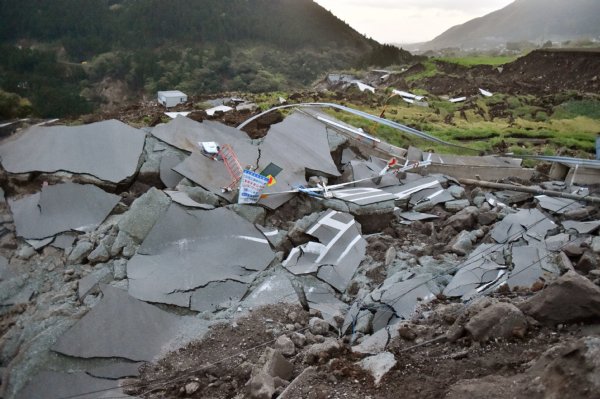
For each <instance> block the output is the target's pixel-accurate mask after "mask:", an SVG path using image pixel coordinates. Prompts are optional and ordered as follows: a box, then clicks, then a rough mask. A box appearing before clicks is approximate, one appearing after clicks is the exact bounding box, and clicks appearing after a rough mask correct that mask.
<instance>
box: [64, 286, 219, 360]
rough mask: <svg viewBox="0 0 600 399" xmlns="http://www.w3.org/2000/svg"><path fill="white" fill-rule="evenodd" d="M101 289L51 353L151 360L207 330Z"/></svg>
mask: <svg viewBox="0 0 600 399" xmlns="http://www.w3.org/2000/svg"><path fill="white" fill-rule="evenodd" d="M101 290H102V292H103V297H102V300H101V301H100V302H99V303H98V304H97V305H96V306H94V307H93V308H92V309H91V310H90V311H89V312H88V313H87V314H86V315H85V316H84V317H83V318H82V319H81V320H79V321H78V322H77V323H76V324H75V325H74V326H73V327H71V328H70V329H69V330H68V331H67V332H65V333H64V334H63V335H62V336H60V337H59V338H58V340H57V341H56V344H55V345H54V346H53V347H52V350H54V351H56V352H58V353H62V354H64V355H68V356H74V357H81V358H96V357H104V358H112V357H115V358H124V359H129V360H134V361H152V360H155V359H156V358H157V357H158V356H160V355H164V354H165V353H166V352H167V351H169V350H174V349H176V348H177V347H179V346H181V345H185V344H186V343H187V342H189V340H191V339H192V337H194V338H199V337H201V336H202V334H203V333H204V332H206V331H207V325H206V323H205V322H203V321H201V320H199V319H196V318H193V317H185V316H183V317H180V316H175V315H173V314H171V313H167V312H165V311H163V310H160V309H158V308H157V307H155V306H152V305H149V304H147V303H144V302H142V301H138V300H137V299H134V298H132V297H130V296H129V295H127V292H125V291H121V290H119V289H117V288H113V287H111V286H107V285H104V286H102V287H101ZM107 326H110V328H107Z"/></svg>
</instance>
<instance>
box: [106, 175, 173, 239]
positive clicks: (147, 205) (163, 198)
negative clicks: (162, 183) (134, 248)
mask: <svg viewBox="0 0 600 399" xmlns="http://www.w3.org/2000/svg"><path fill="white" fill-rule="evenodd" d="M170 203H171V199H170V198H169V196H168V195H166V194H165V193H164V192H162V191H160V190H158V189H156V188H154V187H152V188H150V190H148V191H147V192H146V193H144V195H142V196H141V197H139V198H138V199H136V200H135V201H134V202H133V203H132V204H131V207H130V208H129V210H128V211H127V212H126V213H125V214H124V215H123V217H122V218H121V219H120V220H119V223H118V226H119V233H121V232H125V233H127V234H128V235H129V236H130V237H132V238H133V239H134V240H136V242H138V243H141V242H142V241H143V240H144V238H146V236H147V235H148V233H150V230H151V229H152V227H154V224H155V223H156V221H157V220H158V219H159V218H160V216H161V215H162V214H163V213H164V212H165V211H166V210H167V208H168V207H169V204H170ZM118 239H119V237H118V236H117V241H118Z"/></svg>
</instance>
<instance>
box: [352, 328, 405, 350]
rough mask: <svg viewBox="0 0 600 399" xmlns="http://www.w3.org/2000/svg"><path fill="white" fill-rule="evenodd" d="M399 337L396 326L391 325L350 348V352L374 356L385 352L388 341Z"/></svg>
mask: <svg viewBox="0 0 600 399" xmlns="http://www.w3.org/2000/svg"><path fill="white" fill-rule="evenodd" d="M398 336H399V333H398V325H391V326H387V327H385V328H382V329H380V330H379V331H376V332H375V333H374V334H373V335H370V336H368V337H366V338H365V339H364V340H363V341H362V342H361V343H360V344H359V345H355V346H353V347H352V352H355V353H362V354H367V355H375V354H378V353H381V352H383V351H385V349H386V348H387V346H388V344H389V343H390V341H391V340H392V339H394V338H396V337H398Z"/></svg>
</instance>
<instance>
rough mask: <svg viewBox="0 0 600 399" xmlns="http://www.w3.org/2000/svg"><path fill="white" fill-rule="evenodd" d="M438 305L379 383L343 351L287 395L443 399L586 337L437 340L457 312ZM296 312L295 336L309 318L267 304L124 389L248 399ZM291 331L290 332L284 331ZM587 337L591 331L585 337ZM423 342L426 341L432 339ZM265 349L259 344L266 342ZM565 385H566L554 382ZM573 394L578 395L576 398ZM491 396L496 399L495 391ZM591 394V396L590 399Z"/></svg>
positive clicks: (298, 360) (403, 337)
mask: <svg viewBox="0 0 600 399" xmlns="http://www.w3.org/2000/svg"><path fill="white" fill-rule="evenodd" d="M506 295H508V296H503V295H501V294H499V295H497V296H498V298H499V299H500V300H503V301H515V300H517V301H519V300H520V299H519V297H518V296H517V295H516V294H514V293H509V294H506ZM449 304H450V303H449V302H447V301H444V300H438V301H435V302H433V303H431V304H429V305H428V307H427V309H424V312H423V313H424V314H430V316H429V317H428V318H425V319H420V320H415V321H413V322H408V323H405V324H404V326H403V327H401V328H400V331H401V334H400V337H398V338H395V339H394V340H392V341H391V342H390V343H389V345H388V351H390V352H392V353H393V354H394V355H395V357H396V359H397V364H396V366H395V367H393V369H392V370H391V371H390V372H389V373H388V374H387V375H386V376H385V377H384V378H383V379H382V381H381V382H380V384H379V385H378V386H376V385H375V384H374V382H373V379H372V377H371V376H370V375H368V374H367V373H366V372H365V371H364V370H362V369H361V368H360V367H358V366H357V364H356V363H357V362H358V361H360V359H361V358H362V357H364V355H359V354H356V353H353V352H351V351H350V350H349V347H347V346H344V347H343V348H342V349H341V350H340V351H338V352H337V353H335V354H333V355H332V359H331V360H328V361H325V360H326V359H325V360H324V361H322V362H319V363H318V364H316V365H313V366H314V367H315V370H314V371H313V372H312V373H310V378H308V379H307V380H306V381H300V382H301V383H299V384H295V385H294V387H293V389H289V390H288V391H287V392H286V395H287V396H286V398H298V399H300V398H303V399H304V398H309V399H310V398H314V399H321V398H357V399H358V398H368V397H370V398H373V399H374V398H382V399H383V398H396V397H398V395H399V393H400V392H401V393H402V397H403V398H415V399H423V398H441V397H444V396H445V395H446V394H447V393H448V392H449V389H450V388H451V387H452V386H453V385H454V384H455V383H457V382H459V381H461V380H467V379H474V378H481V377H485V376H513V375H517V374H520V373H523V372H525V371H526V370H527V369H528V368H529V367H530V366H531V364H532V361H534V360H536V359H538V358H539V357H540V356H541V355H542V354H543V353H544V352H545V351H547V350H548V349H549V348H550V347H551V346H553V345H555V344H557V343H560V342H567V341H569V340H574V339H576V338H578V337H580V336H583V335H584V334H583V332H582V328H583V327H582V326H581V325H577V324H574V325H571V326H567V327H559V328H558V329H548V328H541V327H534V328H533V329H530V331H529V332H528V333H527V334H526V335H525V336H523V337H522V338H521V339H519V338H515V339H510V340H496V341H489V342H487V343H478V342H474V341H472V340H471V339H470V338H468V337H463V338H461V339H459V340H458V341H456V342H449V341H447V340H440V339H439V338H440V337H441V336H443V334H444V333H445V332H446V331H447V330H448V328H450V326H451V324H452V323H453V321H454V318H455V316H456V311H455V309H456V307H453V306H452V305H449ZM291 313H294V314H295V315H297V316H298V318H294V321H295V322H296V323H297V324H296V327H297V331H299V332H304V331H305V330H306V327H305V326H306V324H307V320H308V314H307V313H306V312H304V311H303V310H302V309H301V308H299V307H290V306H288V305H279V306H269V307H265V308H261V309H258V310H256V311H255V312H253V313H252V314H251V315H250V316H248V317H245V318H243V319H240V320H238V321H237V322H236V323H234V325H219V326H216V327H214V328H213V329H212V332H211V333H209V334H208V335H207V337H206V338H205V339H203V340H202V341H200V342H197V343H193V344H191V345H189V346H188V347H186V348H183V349H181V350H179V351H177V352H175V353H172V354H171V355H169V356H168V357H166V358H165V359H163V360H161V361H160V362H159V363H158V364H156V365H153V366H152V365H150V366H147V367H145V368H143V369H142V376H141V378H140V380H139V381H137V382H136V383H135V385H134V386H132V387H131V388H130V390H129V391H128V393H129V394H135V395H139V396H140V397H144V398H163V397H169V398H171V397H173V398H175V397H191V398H234V397H235V398H243V397H248V396H247V392H246V388H245V386H244V385H245V383H246V381H248V379H249V378H250V375H251V372H252V364H253V363H256V362H257V361H258V359H259V357H260V355H261V354H262V353H263V351H264V349H265V348H266V347H268V346H271V347H272V346H273V343H274V339H275V338H276V337H277V335H278V334H281V333H284V332H286V324H287V325H290V323H291V320H290V319H289V317H288V316H287V315H290V314H291ZM288 332H289V330H288ZM587 333H588V334H589V331H588V332H587ZM436 338H437V339H438V340H437V342H432V343H430V344H427V343H428V342H431V341H435V339H436ZM263 344H264V345H263ZM288 360H289V361H291V362H292V363H294V376H295V377H297V376H298V375H300V374H301V373H302V371H303V370H304V368H305V367H308V365H306V364H304V363H303V357H302V356H301V354H298V355H296V356H294V357H291V358H289V359H288ZM192 381H195V382H197V383H199V384H200V388H199V389H198V390H197V391H196V392H195V393H194V394H191V395H186V394H185V393H184V386H185V385H186V384H188V383H189V382H192ZM561 383H562V384H564V385H565V386H568V384H569V381H568V380H565V381H561V380H560V379H557V384H561ZM576 396H577V397H581V396H578V395H576ZM493 397H505V396H502V395H500V396H498V392H496V393H495V394H494V396H493ZM583 397H585V396H583ZM590 397H591V396H590Z"/></svg>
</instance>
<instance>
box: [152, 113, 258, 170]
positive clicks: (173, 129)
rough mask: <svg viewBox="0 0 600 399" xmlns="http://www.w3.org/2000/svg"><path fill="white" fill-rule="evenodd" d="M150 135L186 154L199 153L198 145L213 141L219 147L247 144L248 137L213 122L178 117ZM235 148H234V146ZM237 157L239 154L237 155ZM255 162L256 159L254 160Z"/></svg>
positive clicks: (239, 131) (159, 126) (158, 127)
mask: <svg viewBox="0 0 600 399" xmlns="http://www.w3.org/2000/svg"><path fill="white" fill-rule="evenodd" d="M152 135H153V136H154V137H156V138H157V139H159V140H162V141H164V142H165V143H167V144H170V145H172V146H173V147H177V148H179V149H181V150H184V151H188V152H199V151H200V149H201V145H200V144H199V143H202V142H206V141H214V142H216V143H219V144H221V145H223V144H231V145H232V146H233V145H234V144H235V143H238V142H248V143H249V141H250V140H249V137H248V135H246V133H244V132H243V131H241V130H238V129H235V128H232V127H229V126H226V125H223V124H222V123H219V122H214V121H203V122H196V121H194V120H192V119H189V118H186V117H183V116H179V117H177V118H175V119H173V120H172V121H170V122H169V123H167V124H162V125H158V126H156V127H155V128H154V129H152ZM234 147H235V146H234ZM238 155H239V154H238ZM255 160H256V158H255Z"/></svg>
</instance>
